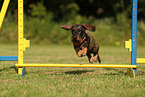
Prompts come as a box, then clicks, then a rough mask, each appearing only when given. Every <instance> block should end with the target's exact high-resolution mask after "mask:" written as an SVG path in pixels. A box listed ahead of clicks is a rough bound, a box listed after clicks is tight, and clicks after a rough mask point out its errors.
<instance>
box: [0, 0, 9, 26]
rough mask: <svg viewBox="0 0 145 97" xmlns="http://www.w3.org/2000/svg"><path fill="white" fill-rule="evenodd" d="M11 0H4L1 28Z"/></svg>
mask: <svg viewBox="0 0 145 97" xmlns="http://www.w3.org/2000/svg"><path fill="white" fill-rule="evenodd" d="M9 2H10V0H4V3H3V6H2V9H1V12H0V29H1V26H2V23H3V20H4V17H5V14H6V11H7V9H8V5H9Z"/></svg>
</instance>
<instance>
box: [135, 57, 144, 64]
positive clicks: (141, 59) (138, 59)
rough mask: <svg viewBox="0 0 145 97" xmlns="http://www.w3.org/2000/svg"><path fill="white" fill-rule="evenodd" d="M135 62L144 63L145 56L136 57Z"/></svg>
mask: <svg viewBox="0 0 145 97" xmlns="http://www.w3.org/2000/svg"><path fill="white" fill-rule="evenodd" d="M137 63H145V58H137Z"/></svg>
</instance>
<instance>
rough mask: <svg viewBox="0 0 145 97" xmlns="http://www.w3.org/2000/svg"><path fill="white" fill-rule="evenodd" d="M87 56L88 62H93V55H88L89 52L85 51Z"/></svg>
mask: <svg viewBox="0 0 145 97" xmlns="http://www.w3.org/2000/svg"><path fill="white" fill-rule="evenodd" d="M87 57H88V59H89V62H90V63H93V57H92V56H91V55H90V53H87Z"/></svg>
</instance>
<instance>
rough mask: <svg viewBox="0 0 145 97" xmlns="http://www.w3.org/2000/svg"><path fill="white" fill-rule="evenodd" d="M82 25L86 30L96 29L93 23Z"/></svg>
mask: <svg viewBox="0 0 145 97" xmlns="http://www.w3.org/2000/svg"><path fill="white" fill-rule="evenodd" d="M83 26H84V27H85V28H86V29H87V30H90V31H93V32H94V31H95V30H96V26H95V25H84V24H83Z"/></svg>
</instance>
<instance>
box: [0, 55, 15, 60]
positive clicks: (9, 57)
mask: <svg viewBox="0 0 145 97" xmlns="http://www.w3.org/2000/svg"><path fill="white" fill-rule="evenodd" d="M0 61H18V56H0Z"/></svg>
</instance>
